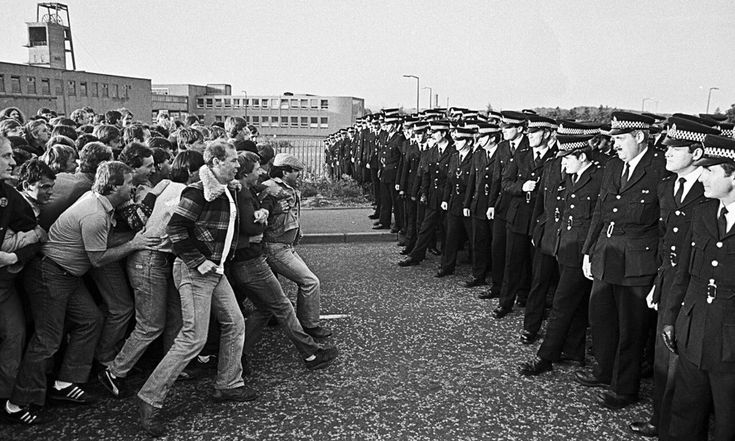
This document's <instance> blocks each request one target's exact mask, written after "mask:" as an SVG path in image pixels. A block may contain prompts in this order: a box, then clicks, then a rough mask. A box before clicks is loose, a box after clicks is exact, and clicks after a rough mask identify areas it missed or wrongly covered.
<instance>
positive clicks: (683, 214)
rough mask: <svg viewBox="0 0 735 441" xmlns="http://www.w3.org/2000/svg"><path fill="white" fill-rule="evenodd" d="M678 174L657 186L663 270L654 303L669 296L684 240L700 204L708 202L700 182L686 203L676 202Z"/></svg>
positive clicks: (660, 250) (658, 279)
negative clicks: (675, 192) (675, 189)
mask: <svg viewBox="0 0 735 441" xmlns="http://www.w3.org/2000/svg"><path fill="white" fill-rule="evenodd" d="M677 179H678V178H677V176H676V175H670V176H667V177H666V179H664V180H663V181H661V183H659V186H658V201H659V205H660V207H661V216H660V218H659V221H660V222H659V237H660V241H659V248H658V255H659V256H660V258H661V267H660V268H659V271H658V276H657V277H656V283H655V286H656V290H655V291H654V293H653V301H654V303H660V302H661V297H662V296H666V295H668V293H669V292H670V289H671V284H672V283H673V279H674V271H673V269H674V268H675V267H676V265H677V264H678V263H679V260H680V257H681V252H682V250H683V248H684V247H685V246H688V244H687V243H685V242H684V238H685V237H686V235H687V233H688V232H689V228H690V227H691V224H692V215H693V213H694V211H695V210H698V209H699V207H700V205H701V204H702V203H704V202H706V201H707V198H705V197H704V187H703V186H702V183H701V182H699V181H697V182H695V183H694V184H693V185H692V187H691V188H690V189H689V191H688V192H687V194H686V196H685V197H684V201H682V202H681V203H679V202H678V201H676V200H675V199H674V187H675V183H676V180H677Z"/></svg>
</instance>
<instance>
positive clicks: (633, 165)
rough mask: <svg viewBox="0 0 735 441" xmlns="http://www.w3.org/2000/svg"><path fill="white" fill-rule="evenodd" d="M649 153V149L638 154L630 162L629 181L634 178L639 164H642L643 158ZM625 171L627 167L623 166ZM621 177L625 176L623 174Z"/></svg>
mask: <svg viewBox="0 0 735 441" xmlns="http://www.w3.org/2000/svg"><path fill="white" fill-rule="evenodd" d="M647 151H648V147H646V148H645V149H643V151H642V152H640V153H638V156H636V157H635V158H633V159H631V160H630V161H628V179H630V177H631V176H633V171H635V168H636V166H637V165H638V163H639V162H641V158H643V155H645V154H646V152H647ZM623 171H625V166H623ZM620 176H623V175H622V173H621V174H620Z"/></svg>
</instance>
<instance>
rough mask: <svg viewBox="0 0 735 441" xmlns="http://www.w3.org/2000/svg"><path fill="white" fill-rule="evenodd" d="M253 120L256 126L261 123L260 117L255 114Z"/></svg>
mask: <svg viewBox="0 0 735 441" xmlns="http://www.w3.org/2000/svg"><path fill="white" fill-rule="evenodd" d="M252 121H253V125H254V126H257V125H260V117H259V116H253V119H252Z"/></svg>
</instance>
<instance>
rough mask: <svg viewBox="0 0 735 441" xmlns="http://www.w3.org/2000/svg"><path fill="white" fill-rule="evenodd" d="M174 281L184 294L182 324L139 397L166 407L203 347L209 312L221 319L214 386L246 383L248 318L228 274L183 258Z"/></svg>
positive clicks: (152, 404)
mask: <svg viewBox="0 0 735 441" xmlns="http://www.w3.org/2000/svg"><path fill="white" fill-rule="evenodd" d="M173 275H174V283H175V284H176V286H177V288H178V289H179V294H180V295H181V318H182V326H181V330H180V331H179V333H178V335H177V336H176V339H175V340H174V345H173V346H172V347H171V349H170V350H169V351H168V353H167V354H166V356H165V357H163V360H161V362H160V363H159V364H158V366H156V369H155V370H154V371H153V373H152V374H151V376H150V377H148V381H146V382H145V384H144V385H143V387H142V388H141V389H140V391H139V392H138V397H140V399H141V400H143V401H145V402H146V403H148V404H150V405H151V406H153V407H158V408H161V407H163V402H164V400H165V399H166V395H167V394H168V391H169V390H170V389H171V386H172V385H173V384H174V382H175V381H176V379H177V378H178V376H179V374H180V373H181V371H183V370H184V368H185V367H186V365H187V364H188V363H189V361H191V360H192V359H193V358H194V357H196V356H197V354H199V352H200V351H201V350H202V348H203V347H204V344H205V343H206V342H207V331H208V329H209V313H210V311H211V310H212V309H214V315H215V317H216V319H217V321H218V322H219V323H220V329H221V333H222V335H221V336H220V346H219V357H218V365H217V379H216V381H215V385H214V387H215V389H234V388H237V387H240V386H243V384H244V382H243V380H242V359H241V357H242V346H243V343H244V342H245V320H244V319H243V317H242V313H241V312H240V307H239V306H238V304H237V300H236V299H235V293H234V292H233V291H232V287H231V286H230V283H229V282H228V281H227V277H225V276H222V275H220V274H217V273H214V272H212V273H208V274H206V275H201V274H199V272H198V271H197V270H196V269H190V268H188V267H187V266H186V264H184V262H183V261H182V260H181V259H180V258H176V260H175V261H174V270H173Z"/></svg>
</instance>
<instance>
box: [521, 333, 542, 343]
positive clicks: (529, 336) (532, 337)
mask: <svg viewBox="0 0 735 441" xmlns="http://www.w3.org/2000/svg"><path fill="white" fill-rule="evenodd" d="M536 340H538V332H531V331H526V330H524V331H523V332H521V343H523V344H524V345H530V344H531V343H533V342H535V341H536Z"/></svg>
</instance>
